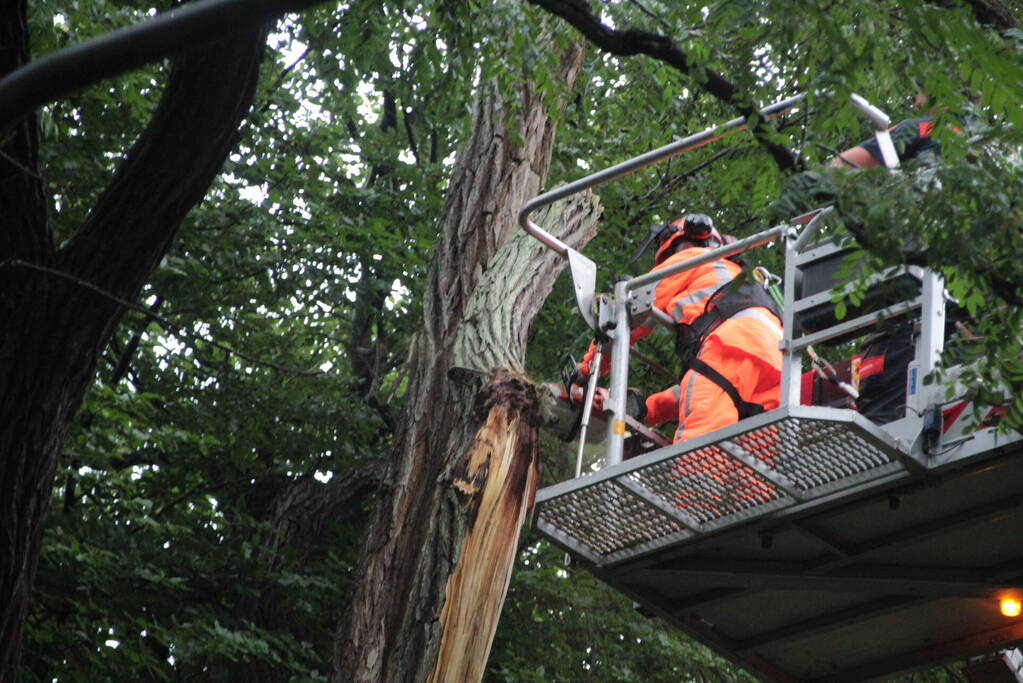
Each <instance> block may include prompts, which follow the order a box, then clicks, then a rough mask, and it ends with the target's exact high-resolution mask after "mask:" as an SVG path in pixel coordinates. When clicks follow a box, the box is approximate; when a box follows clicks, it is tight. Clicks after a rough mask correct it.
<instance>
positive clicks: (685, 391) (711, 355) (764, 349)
mask: <svg viewBox="0 0 1023 683" xmlns="http://www.w3.org/2000/svg"><path fill="white" fill-rule="evenodd" d="M707 251H709V249H707V248H705V247H690V248H688V249H683V250H681V251H678V252H676V253H675V254H672V255H671V256H669V257H668V258H667V259H665V261H664V262H663V263H661V264H659V265H658V266H655V267H654V269H653V270H654V271H657V270H660V269H662V268H666V267H668V266H669V265H672V264H675V263H679V262H681V261H685V260H688V259H691V258H694V257H696V256H699V255H701V254H703V253H706V252H707ZM741 272H742V268H741V266H739V265H738V264H736V263H733V262H732V261H728V260H724V259H719V260H716V261H711V262H709V263H705V264H703V265H700V266H697V267H695V268H691V269H689V270H686V271H683V272H681V273H677V274H675V275H672V276H670V277H667V278H665V279H664V280H661V281H660V282H659V283H658V285H657V288H656V289H655V290H654V306H656V307H657V308H659V309H660V310H662V311H664V312H665V313H667V314H668V315H669V316H671V318H672V319H673V320H675V321H676V322H678V323H684V324H691V323H692V322H693V321H694V320H696V318H698V317H699V316H700V315H702V314H703V313H704V311H705V306H706V304H707V301H708V299H709V298H710V296H711V295H712V294H714V292H716V291H718V289H720V288H721V287H722V286H723V285H725V284H726V283H728V282H731V281H732V280H733V279H735V278H736V277H737V276H738V275H739V274H740V273H741ZM651 332H652V329H651V328H649V327H645V326H641V327H637V328H636V329H634V330H633V331H632V335H631V339H630V343H634V342H635V341H636V340H637V339H640V338H642V337H644V336H646V335H648V334H650V333H651ZM781 338H782V334H781V323H780V321H779V320H778V319H777V317H775V315H774V314H773V313H772V312H771V311H769V310H768V309H766V308H761V307H753V308H748V309H745V310H743V311H740V312H739V313H737V314H736V315H734V316H732V317H731V318H729V319H728V320H726V321H725V322H723V323H721V325H719V326H718V327H717V329H715V330H714V331H713V332H711V333H710V334H709V335H708V337H707V339H706V340H705V341H704V344H703V346H702V347H701V350H700V352H699V353H698V357H699V358H700V360H702V361H704V362H705V363H707V364H708V365H710V366H711V367H712V368H714V369H715V370H717V371H718V372H719V373H721V374H722V375H723V376H724V377H725V378H726V379H727V380H728V381H729V382H731V383H732V384H733V386H735V388H736V389H737V390H738V392H739V395H740V396H741V397H742V399H743V400H746V401H750V402H753V403H759V404H761V405H763V406H764V408H765V410H770V409H772V408H776V407H777V406H778V402H779V401H778V397H779V394H780V383H781V350H780V342H781ZM594 351H595V349H594V347H593V346H592V345H591V347H590V350H589V351H588V352H587V354H586V356H585V357H584V358H583V362H582V363H581V366H583V368H584V370H588V369H589V365H590V364H591V363H592V359H593V355H594ZM608 355H610V354H607V355H606V356H605V357H607V356H608ZM609 367H610V365H609V361H608V362H607V363H604V362H602V363H601V374H603V373H604V372H606V371H607V370H608V369H609ZM691 375H696V376H691ZM687 399H688V400H687ZM646 407H647V415H646V418H645V421H646V423H647V424H650V425H655V426H656V425H659V424H663V423H664V422H667V421H669V420H671V419H674V418H675V417H676V416H677V418H678V420H679V430H678V432H676V438H675V440H676V441H678V440H680V439H682V438H691V437H693V436H696V435H697V434H702V433H705V432H708V431H712V430H713V429H718V428H720V427H724V426H727V425H728V424H732V423H734V422H736V421H737V420H738V410H737V409H736V408H735V406H734V404H733V403H732V401H731V399H729V398H728V395H727V394H726V393H725V392H724V391H723V390H722V389H720V388H719V387H718V386H717V385H716V384H714V383H713V382H711V381H710V380H709V379H707V378H706V377H703V376H699V375H697V374H696V373H694V372H693V371H691V370H690V371H689V372H687V373H686V375H685V376H684V377H683V378H682V381H681V382H680V384H679V385H675V386H672V387H670V388H668V389H665V390H664V391H662V392H659V393H656V394H653V395H651V396H649V397H648V398H647V401H646ZM686 423H688V424H689V427H688V428H687V427H686Z"/></svg>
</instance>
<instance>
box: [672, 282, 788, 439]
mask: <svg viewBox="0 0 1023 683" xmlns="http://www.w3.org/2000/svg"><path fill="white" fill-rule="evenodd" d="M740 277H742V276H740ZM737 279H739V278H737ZM742 279H743V282H742V283H741V284H736V281H735V280H732V281H731V282H727V283H725V284H724V285H722V286H721V287H719V288H718V289H717V290H716V291H715V292H714V293H713V294H711V295H710V297H708V299H707V303H706V304H705V305H704V307H703V313H701V314H700V315H699V316H698V317H697V318H696V319H695V320H694V321H693V322H692V323H689V324H686V323H678V324H677V325H676V326H675V351H676V352H677V353H678V357H679V359H680V360H681V361H682V370H681V374H682V376H684V375H685V374H686V372H688V371H689V370H693V371H694V372H697V373H699V374H701V375H703V376H704V377H706V378H707V379H709V380H710V381H711V382H714V384H716V385H718V386H719V387H720V388H721V390H722V391H724V392H725V393H726V394H728V397H729V398H731V399H732V403H734V404H735V408H736V410H737V411H739V419H740V420H742V419H745V418H747V417H752V416H753V415H759V414H760V413H762V412H764V406H763V405H761V404H759V403H751V402H749V401H744V400H743V399H742V397H741V396H739V391H738V389H736V388H735V385H734V384H732V383H731V382H729V381H728V379H726V378H725V376H724V375H722V374H721V373H720V372H718V371H717V370H715V369H714V368H712V367H711V366H710V365H708V364H707V363H705V362H704V361H702V360H701V359H699V358H697V354H698V353H699V352H700V348H701V347H702V346H703V342H704V341H706V339H707V337H708V336H710V334H711V333H712V332H713V331H714V330H716V329H717V328H718V326H720V325H721V323H723V322H724V321H726V320H728V319H729V318H731V317H732V316H734V315H736V314H737V313H739V312H741V311H744V310H746V309H747V308H754V307H762V308H766V309H767V310H769V311H770V312H771V313H772V314H774V316H775V317H777V318H778V320H779V322H780V321H781V309H780V308H779V307H778V304H777V303H776V302H775V300H774V299H772V298H771V295H770V294H768V293H767V291H766V290H765V289H764V288H763V287H762V286H760V285H759V284H757V283H756V282H754V281H753V280H752V279H748V278H742ZM679 381H681V377H680V378H679Z"/></svg>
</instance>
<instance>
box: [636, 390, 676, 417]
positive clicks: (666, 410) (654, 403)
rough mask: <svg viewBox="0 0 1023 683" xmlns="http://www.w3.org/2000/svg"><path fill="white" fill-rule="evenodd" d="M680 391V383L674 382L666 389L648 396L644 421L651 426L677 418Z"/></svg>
mask: <svg viewBox="0 0 1023 683" xmlns="http://www.w3.org/2000/svg"><path fill="white" fill-rule="evenodd" d="M679 391H680V389H679V385H677V384H673V385H672V386H670V387H668V388H667V389H665V390H664V391H658V392H657V393H656V394H651V395H650V396H647V397H646V415H645V416H644V417H643V422H645V423H647V424H648V425H650V426H651V427H660V426H661V425H662V424H664V423H665V422H671V421H672V420H677V419H678V397H679Z"/></svg>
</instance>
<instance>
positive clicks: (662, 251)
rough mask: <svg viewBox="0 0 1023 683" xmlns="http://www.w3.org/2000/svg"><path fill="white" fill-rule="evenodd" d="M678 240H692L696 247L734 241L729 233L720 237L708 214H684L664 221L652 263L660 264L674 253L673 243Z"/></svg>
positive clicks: (717, 245)
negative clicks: (667, 221) (675, 218)
mask: <svg viewBox="0 0 1023 683" xmlns="http://www.w3.org/2000/svg"><path fill="white" fill-rule="evenodd" d="M680 241H685V242H692V243H693V244H695V245H696V246H698V247H712V248H713V247H720V246H721V245H722V244H730V243H732V242H734V241H735V238H734V237H731V235H729V236H728V237H726V238H722V237H721V234H720V233H719V232H718V231H717V229H716V228H715V227H714V221H712V220H711V219H710V216H707V215H706V214H702V213H690V214H686V215H685V216H683V217H682V218H679V219H677V220H674V221H672V222H671V223H665V224H664V226H663V228H662V229H661V232H660V233H659V234H658V236H657V242H658V245H657V253H656V254H654V265H655V266H656V265H660V264H661V262H662V261H664V259H666V258H668V256H670V255H671V254H673V253H674V249H673V248H672V247H673V245H675V244H677V243H678V242H680Z"/></svg>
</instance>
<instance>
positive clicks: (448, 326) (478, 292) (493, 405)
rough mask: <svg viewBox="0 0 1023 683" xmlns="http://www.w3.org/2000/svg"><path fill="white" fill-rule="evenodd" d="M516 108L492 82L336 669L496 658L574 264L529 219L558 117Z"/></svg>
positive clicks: (469, 670)
mask: <svg viewBox="0 0 1023 683" xmlns="http://www.w3.org/2000/svg"><path fill="white" fill-rule="evenodd" d="M580 64H581V54H580V53H579V52H578V51H576V50H573V51H572V53H571V54H570V55H567V56H566V58H565V60H564V65H563V67H564V68H563V72H562V74H561V77H562V78H563V79H564V82H565V83H567V84H568V85H569V86H570V85H571V84H572V83H573V82H574V80H575V78H576V76H577V74H578V71H579V68H580ZM507 116H508V110H507V109H506V108H505V105H504V103H503V102H502V101H501V100H500V98H499V96H498V94H497V93H496V92H494V91H493V90H492V89H490V90H486V89H485V92H484V94H482V95H481V96H480V98H479V100H478V104H477V109H476V111H475V113H474V124H473V134H472V137H471V140H470V141H469V143H468V145H467V146H466V148H465V149H463V150H462V153H461V155H460V161H459V163H458V164H457V165H456V168H455V170H454V173H453V177H452V181H451V184H450V187H449V191H448V202H447V205H446V207H445V211H444V214H443V215H442V217H441V223H440V236H439V239H438V242H437V245H436V247H435V249H434V258H433V261H432V263H431V267H430V272H429V279H428V283H427V288H426V293H425V295H424V300H425V325H424V328H423V330H422V332H421V333H420V334H419V335H418V338H417V342H416V346H415V348H414V350H413V355H412V357H411V363H410V364H411V369H410V384H409V394H408V402H407V404H406V407H405V409H404V412H403V414H402V418H401V421H400V424H399V427H398V431H397V433H396V435H395V446H394V449H393V453H392V455H393V462H392V464H391V466H390V469H389V471H388V473H387V475H386V476H385V481H384V491H383V492H382V494H381V500H380V503H379V506H378V508H377V515H376V519H375V521H374V522H373V526H372V527H371V529H370V532H369V535H368V538H367V541H366V544H365V547H364V550H363V557H362V560H361V562H360V569H359V579H358V583H357V588H356V591H355V593H354V595H353V596H352V600H351V603H350V605H349V606H348V610H347V612H346V615H345V618H344V619H343V621H342V624H341V626H340V628H339V631H338V635H337V639H336V644H335V661H334V672H333V680H335V681H339V682H340V681H345V682H348V681H360V682H361V681H381V682H383V681H386V682H388V683H390V682H394V681H423V680H427V679H431V680H437V681H439V680H445V681H453V680H467V681H468V680H478V678H479V675H480V674H481V672H482V670H483V666H484V665H485V661H486V657H487V654H488V651H489V648H490V643H491V640H492V636H493V629H494V627H495V626H496V622H497V615H498V614H499V612H500V607H501V602H502V601H503V598H504V590H505V587H506V586H507V580H508V575H509V572H510V565H511V561H512V559H513V556H514V549H515V544H516V541H517V538H518V529H519V525H520V524H521V521H522V518H523V515H524V514H525V511H526V509H528V507H529V505H530V504H531V502H532V494H533V490H534V488H535V483H536V468H537V466H538V463H537V455H536V438H537V435H536V430H537V422H538V420H537V413H538V410H539V407H538V400H537V397H536V394H535V392H534V391H533V389H531V388H530V386H529V384H528V382H526V381H524V380H523V379H521V378H518V377H516V376H515V374H514V373H515V371H517V370H519V369H520V368H521V367H522V364H523V358H524V348H525V340H526V335H527V333H528V329H529V326H530V324H531V322H532V320H533V317H534V316H535V314H536V311H537V309H538V308H539V306H540V304H541V303H542V302H543V300H544V299H545V298H546V297H547V295H548V294H549V292H550V289H551V287H552V286H553V282H554V279H555V277H556V275H557V274H558V272H560V271H561V269H562V268H563V261H562V260H561V259H560V258H559V257H558V256H556V255H555V254H553V252H550V251H548V250H546V249H545V248H544V247H543V246H542V245H540V244H539V243H537V242H536V241H535V240H532V239H531V238H530V237H529V236H528V235H526V234H525V233H524V232H523V231H521V230H520V229H519V228H518V227H517V222H516V214H517V211H518V209H519V207H521V205H522V204H523V203H524V202H525V201H526V200H527V199H529V198H531V197H532V196H535V195H536V194H537V193H538V192H539V190H540V187H541V184H542V181H543V177H544V175H545V174H546V171H547V167H548V165H549V163H550V154H551V147H552V142H553V127H552V124H551V121H550V118H549V117H548V115H547V113H546V110H545V108H544V105H543V102H542V101H541V100H540V98H539V97H538V96H537V95H536V94H534V93H531V92H526V93H525V94H524V95H523V99H522V102H521V107H520V108H519V109H518V110H517V113H516V115H515V117H514V121H515V124H514V125H516V126H517V130H516V131H515V133H516V135H514V136H512V135H509V134H508V133H507V132H506V131H505V130H504V129H503V128H502V126H501V123H502V122H503V121H505V120H506V117H507ZM515 137H517V138H518V139H520V140H521V141H522V145H523V147H519V146H518V145H516V144H515V143H514V142H512V138H515ZM598 213H599V209H598V206H597V204H596V201H595V200H594V199H593V198H592V197H591V196H589V195H587V196H586V197H585V198H582V199H580V200H578V201H576V202H573V203H571V204H570V206H569V207H567V208H566V210H565V212H564V214H563V216H562V219H563V220H561V221H559V224H558V226H557V227H556V228H554V229H552V231H554V232H556V233H558V234H560V235H561V238H562V239H563V240H565V241H566V242H567V243H569V244H570V245H574V246H576V247H581V245H582V244H585V243H586V242H587V241H588V240H589V239H590V238H591V237H592V235H593V233H594V231H595V224H596V219H597V216H598ZM501 367H503V368H506V369H507V370H506V371H494V369H495V368H501ZM508 371H510V372H508ZM465 648H468V651H466V649H465ZM438 653H442V654H441V656H438Z"/></svg>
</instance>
